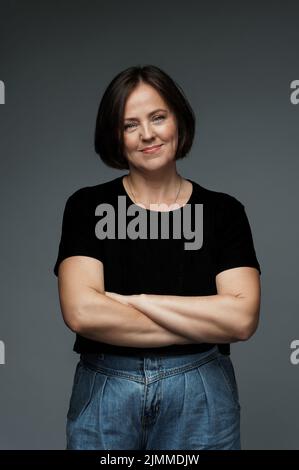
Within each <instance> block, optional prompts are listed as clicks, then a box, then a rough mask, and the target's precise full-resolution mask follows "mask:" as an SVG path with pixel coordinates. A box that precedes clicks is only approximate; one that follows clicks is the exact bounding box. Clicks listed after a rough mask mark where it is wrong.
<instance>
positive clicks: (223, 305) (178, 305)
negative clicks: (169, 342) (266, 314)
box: [127, 294, 246, 343]
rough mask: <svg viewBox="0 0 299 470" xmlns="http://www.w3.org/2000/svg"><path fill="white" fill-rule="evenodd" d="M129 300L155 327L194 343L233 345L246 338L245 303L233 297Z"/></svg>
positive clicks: (142, 297) (148, 296) (137, 297)
mask: <svg viewBox="0 0 299 470" xmlns="http://www.w3.org/2000/svg"><path fill="white" fill-rule="evenodd" d="M127 298H128V300H129V303H130V304H131V305H132V306H134V307H136V308H138V309H139V310H140V311H141V312H143V313H144V314H146V315H147V316H148V317H149V318H151V319H152V320H154V321H155V322H156V323H158V324H160V325H161V326H163V327H165V328H168V329H169V330H171V331H173V332H174V333H176V334H180V335H184V336H186V337H187V338H190V339H192V340H193V341H194V342H207V343H231V342H236V341H240V340H242V339H245V338H246V323H245V318H246V316H245V315H244V313H243V310H242V309H243V303H242V299H240V298H238V297H235V296H233V295H219V294H217V295H211V296H194V297H193V296H188V297H185V296H174V295H152V294H142V295H133V296H127ZM243 332H244V333H243ZM243 335H244V338H243Z"/></svg>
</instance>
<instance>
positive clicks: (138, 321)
mask: <svg viewBox="0 0 299 470" xmlns="http://www.w3.org/2000/svg"><path fill="white" fill-rule="evenodd" d="M79 316H80V320H79V321H78V325H79V326H78V331H77V332H78V333H79V334H80V335H82V336H84V337H86V338H88V339H91V340H94V341H100V342H104V343H108V344H113V345H116V346H128V347H137V348H138V347H140V348H146V347H162V346H168V345H171V344H189V343H194V341H193V340H192V339H190V338H187V337H184V336H183V335H181V334H179V333H176V332H173V331H170V330H169V329H168V328H167V327H165V326H163V325H159V324H157V323H156V322H155V321H154V320H153V319H151V318H150V317H149V316H148V315H145V314H143V313H142V312H140V311H139V310H138V309H136V308H135V307H133V306H129V305H124V304H122V303H120V302H117V301H116V300H113V299H111V298H109V297H107V296H105V295H104V294H101V293H99V292H97V291H95V290H94V289H90V290H89V291H88V295H86V296H85V302H84V305H83V306H82V307H81V309H80V312H79Z"/></svg>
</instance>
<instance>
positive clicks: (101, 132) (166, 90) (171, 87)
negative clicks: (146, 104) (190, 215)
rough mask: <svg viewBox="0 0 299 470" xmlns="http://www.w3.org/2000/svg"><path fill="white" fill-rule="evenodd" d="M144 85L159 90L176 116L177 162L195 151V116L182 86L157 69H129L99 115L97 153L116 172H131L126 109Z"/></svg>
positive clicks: (105, 97) (110, 88)
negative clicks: (125, 170) (192, 147)
mask: <svg viewBox="0 0 299 470" xmlns="http://www.w3.org/2000/svg"><path fill="white" fill-rule="evenodd" d="M141 82H143V83H147V84H149V85H151V86H152V87H153V88H155V89H156V90H157V92H158V93H159V94H160V95H161V96H162V98H163V99H164V101H165V102H166V103H167V105H168V106H169V108H170V109H171V110H172V112H173V113H174V114H175V116H176V119H177V123H178V146H177V151H176V155H175V160H178V159H179V158H184V157H185V156H186V155H187V154H188V152H189V150H190V149H191V146H192V143H193V138H194V133H195V115H194V112H193V110H192V108H191V106H190V104H189V103H188V100H187V98H186V97H185V95H184V93H183V91H182V90H181V88H180V86H179V85H178V84H177V83H176V82H175V81H174V80H172V78H170V77H169V76H168V75H167V74H166V73H165V72H163V71H162V70H161V69H160V68H158V67H156V66H154V65H145V66H144V67H141V66H136V67H129V68H127V69H125V70H123V71H122V72H120V73H119V74H118V75H116V77H115V78H114V79H113V80H112V81H111V82H110V84H109V85H108V87H107V89H106V90H105V92H104V94H103V97H102V99H101V102H100V106H99V109H98V114H97V120H96V128H95V139H94V144H95V151H96V153H97V154H98V155H99V156H100V158H101V159H102V160H103V162H104V163H106V164H107V165H108V166H110V167H112V168H117V169H121V170H122V169H129V165H128V162H127V158H126V156H125V152H124V139H123V130H124V123H123V118H124V109H125V103H126V100H127V98H128V96H129V95H130V93H131V92H132V91H133V90H134V88H136V86H137V85H138V84H139V83H141Z"/></svg>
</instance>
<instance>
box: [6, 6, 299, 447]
mask: <svg viewBox="0 0 299 470" xmlns="http://www.w3.org/2000/svg"><path fill="white" fill-rule="evenodd" d="M0 5H1V6H0V8H1V12H0V18H1V19H0V48H1V49H0V53H1V61H0V79H1V80H3V81H4V82H5V86H6V103H5V105H1V106H0V152H1V222H2V223H1V268H2V269H1V317H0V340H2V341H4V342H5V348H6V349H5V350H6V364H5V365H1V366H0V394H1V395H0V396H1V400H0V448H1V449H63V448H65V417H66V412H67V406H68V401H69V395H70V391H71V385H72V380H73V374H74V367H75V364H76V363H77V360H78V355H77V354H76V353H74V352H73V351H72V347H73V342H74V335H73V333H72V332H71V331H70V330H68V329H67V327H66V326H65V325H64V323H63V320H62V316H61V313H60V307H59V299H58V290H57V278H56V277H55V276H54V274H53V267H54V263H55V260H56V256H57V251H58V243H59V238H60V230H61V221H62V213H63V208H64V204H65V201H66V199H67V197H68V196H69V195H70V194H71V193H72V192H73V191H75V190H76V189H78V188H79V187H82V186H87V185H93V184H98V183H101V182H104V181H107V180H110V179H113V178H116V177H117V176H120V175H121V174H125V173H126V172H122V171H119V170H113V169H109V168H108V167H106V166H105V165H104V164H103V163H102V161H101V160H100V159H99V157H98V156H97V155H96V154H95V152H94V149H93V133H94V126H95V119H96V113H97V109H98V104H99V101H100V98H101V96H102V93H103V92H104V90H105V88H106V86H107V85H108V83H109V82H110V80H111V79H112V78H113V77H114V76H115V75H116V74H117V73H118V72H120V71H121V70H123V69H124V68H127V67H129V66H131V65H138V64H141V65H145V64H147V63H149V64H154V65H157V66H159V67H161V68H162V69H164V70H165V71H166V72H167V73H169V74H170V75H171V76H172V78H174V79H175V80H176V81H177V83H179V84H180V85H181V86H182V88H183V90H184V91H185V93H186V95H187V97H188V99H189V100H190V102H191V105H192V107H193V109H194V111H195V113H196V117H197V129H196V138H195V142H194V146H193V148H192V151H191V153H190V155H189V157H188V158H186V159H185V160H184V161H181V162H178V170H179V172H180V173H181V174H182V175H183V176H184V177H186V178H191V179H194V180H195V181H197V182H198V183H199V184H202V185H203V186H205V187H207V188H210V189H213V190H216V191H223V192H227V193H229V194H232V195H234V196H235V197H237V198H238V199H239V200H240V201H241V202H242V203H243V204H244V205H245V209H246V212H247V215H248V218H249V221H250V224H251V228H252V232H253V237H254V243H255V247H256V253H257V257H258V259H259V261H260V264H261V269H262V275H261V281H262V305H261V320H260V325H259V329H258V330H257V332H256V334H255V335H254V336H253V337H252V338H251V339H250V340H249V341H247V342H241V343H235V344H233V345H232V360H233V363H234V365H235V370H236V375H237V380H238V384H239V391H240V399H241V407H242V446H243V448H244V449H254V448H255V449H266V448H267V449H298V448H299V439H298V436H299V419H298V392H299V380H298V373H299V364H298V365H292V364H291V362H290V354H291V349H290V343H291V341H292V340H294V339H299V319H298V287H297V285H298V249H297V243H298V239H299V236H298V235H299V233H298V232H299V230H298V218H297V214H298V208H297V202H298V196H299V189H298V185H297V178H298V169H299V168H298V122H299V105H297V106H295V105H293V104H292V103H291V102H290V93H291V91H290V82H291V81H292V80H295V79H299V71H298V52H299V51H298V44H299V31H298V10H299V8H298V2H295V1H280V2H278V1H271V2H270V1H263V2H262V1H260V2H252V1H250V2H249V1H239V2H233V1H225V2H224V1H210V0H209V1H203V2H200V1H184V2H181V1H180V2H174V1H163V2H161V1H159V2H156V1H154V0H152V1H151V2H140V1H129V2H104V1H91V0H89V1H88V2H83V1H59V2H58V1H53V0H51V1H45V0H44V1H42V2H40V1H32V0H30V1H28V0H27V1H1V3H0Z"/></svg>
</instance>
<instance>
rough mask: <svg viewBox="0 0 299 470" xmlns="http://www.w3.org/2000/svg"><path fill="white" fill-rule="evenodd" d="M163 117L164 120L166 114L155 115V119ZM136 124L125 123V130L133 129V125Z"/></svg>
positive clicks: (158, 119)
mask: <svg viewBox="0 0 299 470" xmlns="http://www.w3.org/2000/svg"><path fill="white" fill-rule="evenodd" d="M161 119H162V120H163V119H165V116H163V115H162V114H160V115H159V116H155V117H154V118H153V120H154V121H160V120H161ZM134 126H136V124H134V123H130V124H125V125H124V129H125V130H126V129H132V127H134Z"/></svg>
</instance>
